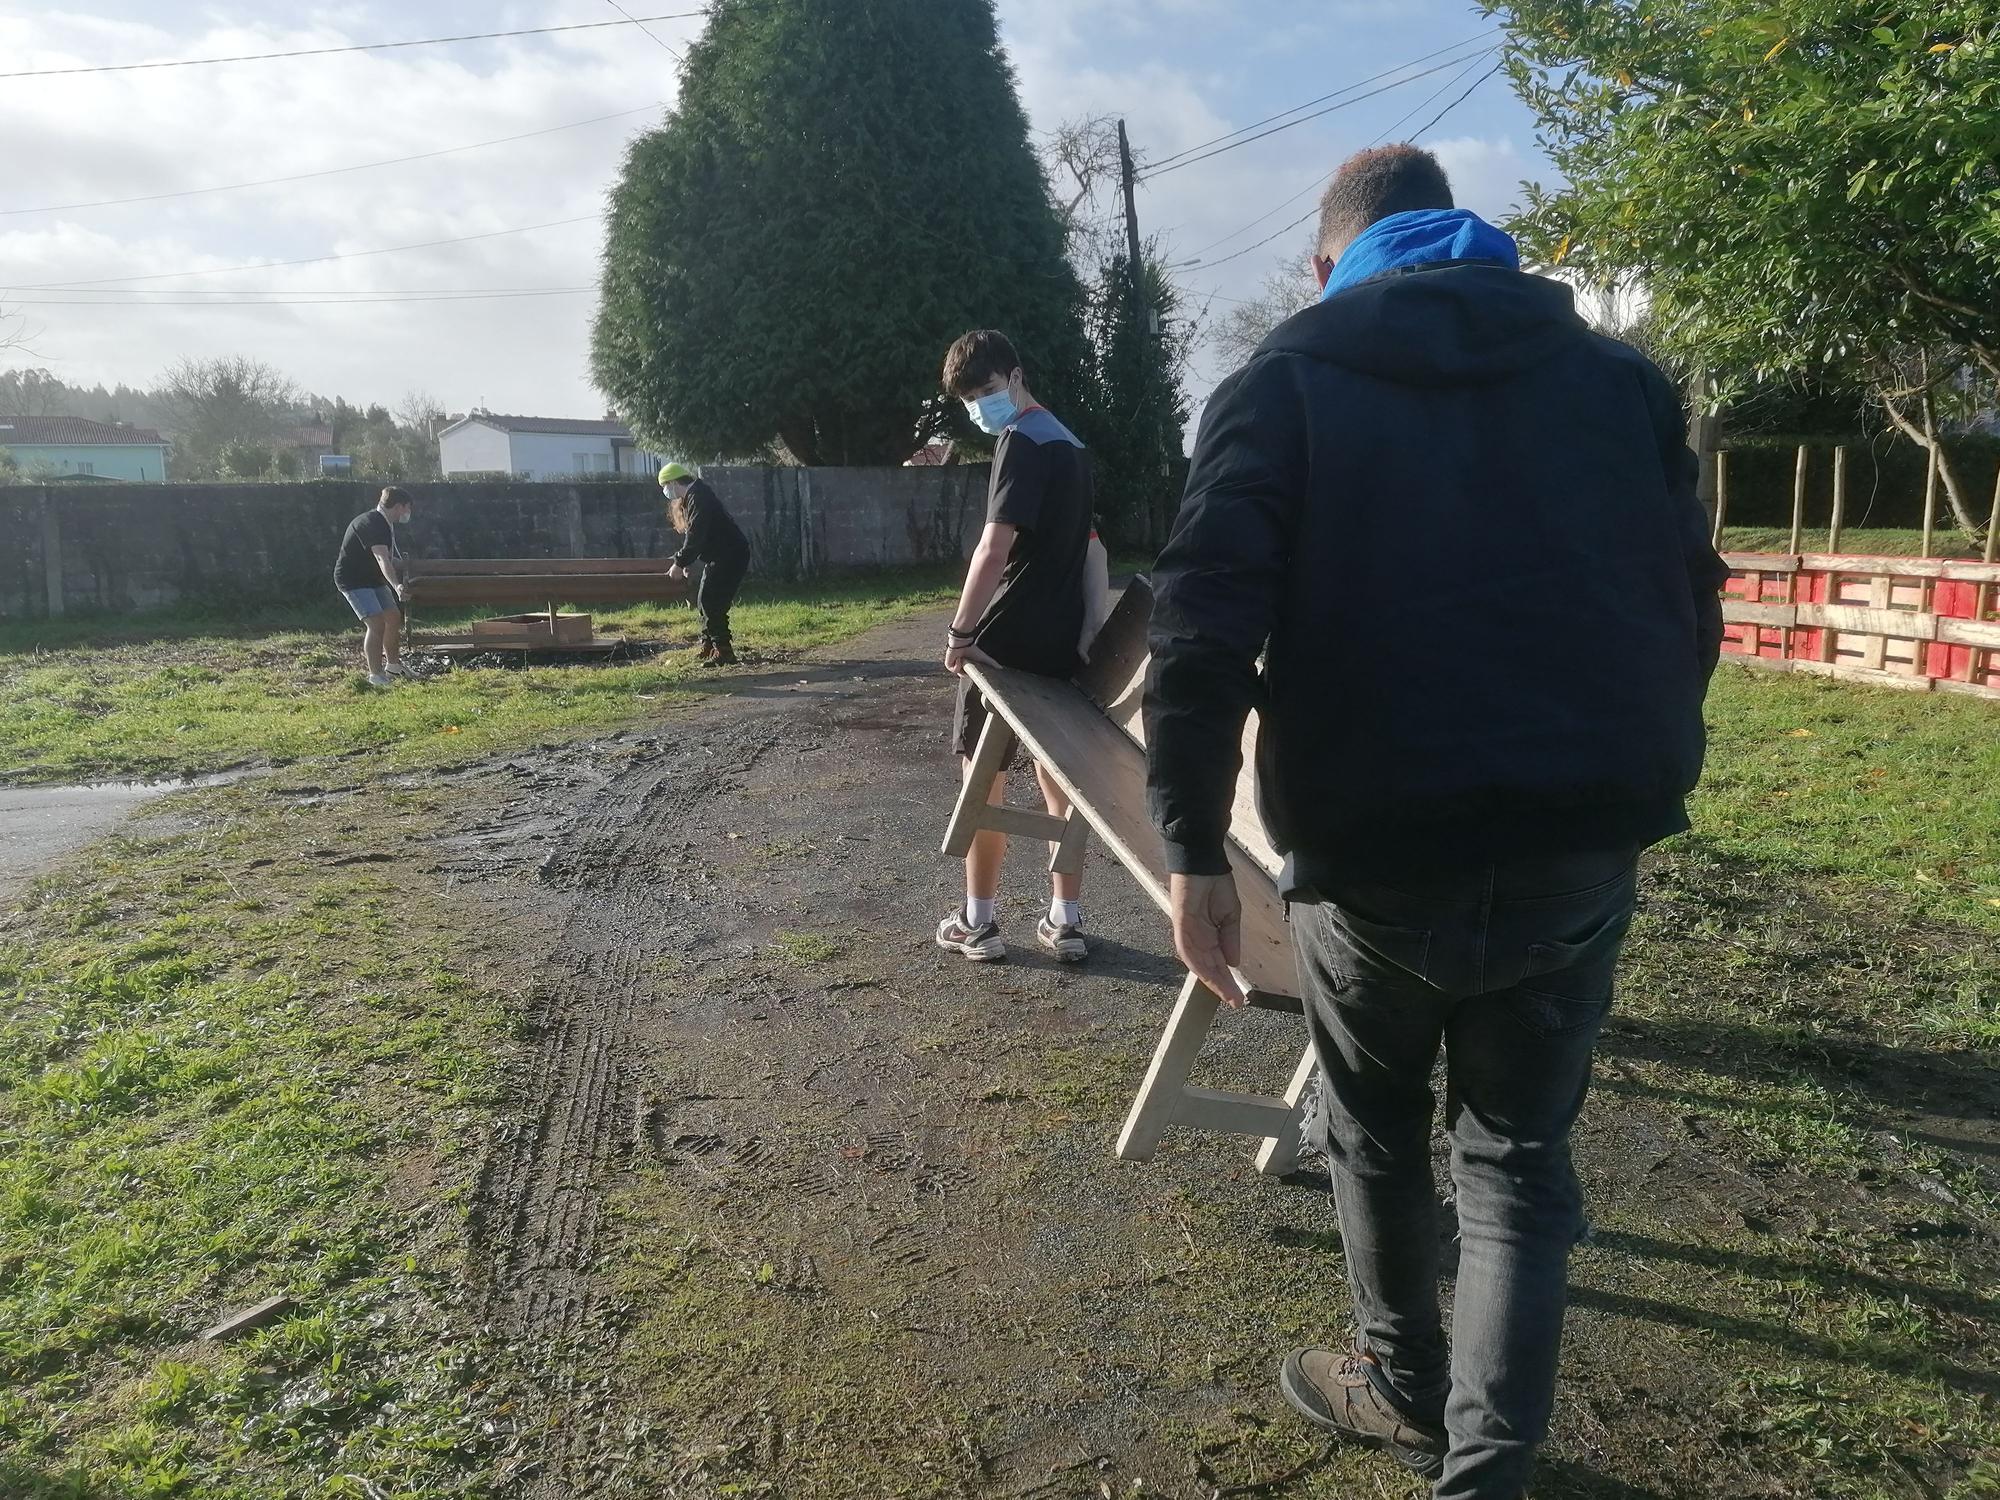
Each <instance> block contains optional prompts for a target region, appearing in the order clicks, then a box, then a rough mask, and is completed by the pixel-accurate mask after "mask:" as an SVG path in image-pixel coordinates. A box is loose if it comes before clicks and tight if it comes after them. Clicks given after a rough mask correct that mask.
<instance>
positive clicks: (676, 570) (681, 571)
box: [667, 563, 688, 578]
mask: <svg viewBox="0 0 2000 1500" xmlns="http://www.w3.org/2000/svg"><path fill="white" fill-rule="evenodd" d="M687 576H688V570H687V569H686V568H684V567H682V566H681V565H680V564H679V563H668V564H667V577H669V578H685V577H687Z"/></svg>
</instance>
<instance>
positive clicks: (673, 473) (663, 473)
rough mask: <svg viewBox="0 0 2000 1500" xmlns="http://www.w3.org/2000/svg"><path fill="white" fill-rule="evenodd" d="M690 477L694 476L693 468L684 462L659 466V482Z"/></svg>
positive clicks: (669, 481) (670, 482)
mask: <svg viewBox="0 0 2000 1500" xmlns="http://www.w3.org/2000/svg"><path fill="white" fill-rule="evenodd" d="M692 478H694V470H692V469H690V468H689V467H688V466H687V465H686V464H662V465H661V466H660V483H661V484H672V483H673V482H674V481H675V480H676V479H692Z"/></svg>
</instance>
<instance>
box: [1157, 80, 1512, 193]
mask: <svg viewBox="0 0 2000 1500" xmlns="http://www.w3.org/2000/svg"><path fill="white" fill-rule="evenodd" d="M1487 50H1488V51H1491V50H1492V49H1491V48H1489V49H1487ZM1464 61H1465V59H1463V58H1453V59H1452V60H1451V61H1450V62H1442V63H1438V64H1437V65H1436V66H1434V67H1429V68H1425V69H1424V70H1423V71H1422V72H1421V73H1412V74H1410V75H1409V76H1408V77H1407V78H1399V79H1397V80H1396V81H1395V82H1394V83H1385V84H1383V85H1382V86H1381V87H1380V88H1377V89H1370V90H1369V91H1368V92H1367V93H1365V94H1356V95H1355V96H1354V97H1353V98H1351V99H1343V100H1341V101H1340V102H1339V103H1338V104H1329V105H1327V106H1326V108H1324V109H1319V110H1315V111H1313V113H1311V114H1309V115H1301V116H1300V117H1299V118H1298V119H1296V120H1288V121H1286V122H1285V123H1284V124H1282V125H1273V126H1272V127H1271V128H1270V129H1269V130H1265V131H1260V132H1259V133H1258V134H1256V135H1252V136H1245V137H1244V138H1243V139H1242V140H1240V141H1232V142H1231V143H1230V144H1228V145H1226V146H1217V147H1216V148H1215V149H1213V150H1212V151H1206V152H1203V153H1202V154H1201V155H1200V156H1189V157H1184V158H1182V159H1181V160H1179V161H1176V162H1174V163H1172V164H1171V165H1169V166H1164V167H1156V168H1154V169H1153V170H1152V171H1150V172H1148V173H1147V174H1146V175H1145V176H1144V177H1142V178H1140V179H1139V180H1140V181H1141V182H1151V181H1152V180H1153V179H1154V178H1155V177H1159V176H1162V175H1163V174H1165V173H1167V172H1178V171H1179V170H1180V169H1181V168H1182V167H1191V166H1194V165H1195V164H1196V163H1197V162H1204V161H1208V160H1210V159H1211V158H1213V157H1217V156H1221V155H1223V154H1224V153H1226V152H1230V151H1235V150H1237V149H1238V148H1240V147H1243V146H1249V145H1254V144H1255V143H1256V142H1258V141H1261V140H1265V139H1268V138H1269V137H1271V136H1274V135H1278V134H1280V133H1281V132H1283V131H1287V130H1291V129H1293V128H1295V127H1296V126H1300V125H1305V124H1308V123H1310V122H1311V121H1313V120H1317V119H1320V118H1322V117H1323V116H1326V115H1330V114H1333V113H1334V112H1336V111H1337V110H1343V109H1351V108H1352V107H1353V106H1355V105H1357V104H1360V103H1362V102H1364V101H1366V100H1369V99H1373V98H1375V97H1376V96H1377V95H1379V94H1386V93H1388V92H1389V91H1390V90H1391V89H1399V88H1401V87H1402V86H1403V85H1404V84H1406V83H1415V82H1416V81H1417V80H1418V79H1419V78H1428V77H1430V75H1431V74H1433V73H1442V72H1444V71H1446V70H1447V69H1449V68H1455V67H1458V66H1459V65H1460V64H1461V63H1463V62H1464Z"/></svg>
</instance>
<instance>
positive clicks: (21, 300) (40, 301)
mask: <svg viewBox="0 0 2000 1500" xmlns="http://www.w3.org/2000/svg"><path fill="white" fill-rule="evenodd" d="M596 290H597V288H596V287H595V286H556V287H542V288H536V289H527V290H521V291H508V292H436V293H424V294H419V295H396V296H353V297H290V298H287V297H251V298H240V299H236V300H229V299H220V300H216V301H206V300H204V301H183V300H180V299H177V298H162V299H160V300H159V301H155V302H120V301H118V300H117V299H116V298H97V297H76V298H64V297H11V298H9V299H8V306H10V307H122V308H125V309H126V310H128V311H136V310H137V309H139V308H142V307H365V306H368V305H370V304H378V303H381V304H388V305H391V306H399V307H400V306H404V305H407V304H409V303H413V302H492V301H514V300H516V299H519V298H527V297H575V296H581V295H582V294H583V293H585V292H594V291H596Z"/></svg>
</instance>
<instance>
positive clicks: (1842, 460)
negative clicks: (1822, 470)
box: [1826, 443, 1847, 552]
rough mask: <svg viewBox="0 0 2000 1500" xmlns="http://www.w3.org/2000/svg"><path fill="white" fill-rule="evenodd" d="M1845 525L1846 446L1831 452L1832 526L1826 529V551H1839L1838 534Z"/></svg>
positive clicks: (1843, 445) (1842, 445) (1843, 444)
mask: <svg viewBox="0 0 2000 1500" xmlns="http://www.w3.org/2000/svg"><path fill="white" fill-rule="evenodd" d="M1846 525H1847V445H1846V444H1845V443H1842V444H1841V445H1840V446H1839V447H1837V448H1835V449H1834V450H1833V524H1832V525H1831V526H1830V527H1828V528H1827V534H1826V550H1827V551H1829V552H1838V551H1839V550H1840V533H1841V531H1842V530H1843V529H1844V528H1845V527H1846Z"/></svg>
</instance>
